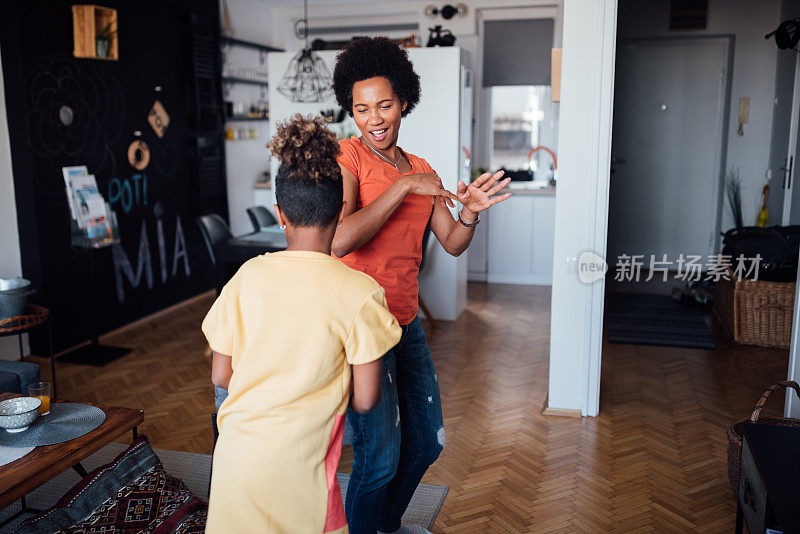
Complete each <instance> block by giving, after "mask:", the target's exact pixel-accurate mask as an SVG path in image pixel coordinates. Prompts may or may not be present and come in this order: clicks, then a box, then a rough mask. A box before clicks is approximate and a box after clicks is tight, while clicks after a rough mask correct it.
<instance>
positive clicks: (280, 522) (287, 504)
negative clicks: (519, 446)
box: [202, 115, 401, 533]
mask: <svg viewBox="0 0 800 534" xmlns="http://www.w3.org/2000/svg"><path fill="white" fill-rule="evenodd" d="M267 147H268V148H269V149H270V150H271V151H272V153H273V155H275V156H276V157H278V158H279V159H280V160H281V162H282V163H281V166H280V169H279V170H278V173H277V176H276V178H275V186H276V198H277V205H276V211H277V215H278V220H279V221H280V224H281V226H282V227H284V230H285V232H286V240H287V242H288V247H287V249H286V250H285V251H283V252H275V253H271V254H264V255H262V256H258V257H256V258H253V259H251V260H249V261H248V262H247V263H245V264H244V265H243V266H242V268H241V269H239V271H238V272H237V273H236V275H234V276H233V278H231V280H230V281H229V282H228V284H227V285H226V286H225V287H224V288H223V290H222V292H221V293H220V295H219V297H218V298H217V300H216V301H215V302H214V304H213V306H212V307H211V310H210V311H209V312H208V315H207V316H206V318H205V320H204V321H203V327H202V328H203V333H204V334H205V336H206V338H207V339H208V343H209V345H210V346H211V348H212V350H213V351H214V355H213V364H212V381H213V382H214V385H215V386H218V387H222V388H225V389H227V390H228V397H227V399H226V400H225V401H224V402H223V404H222V406H221V407H220V409H219V412H218V415H217V421H218V424H219V430H220V434H219V440H218V441H217V445H216V448H215V450H214V460H213V476H212V480H211V495H210V501H209V511H208V524H207V527H206V529H207V531H208V532H211V533H214V532H224V533H227V532H236V533H248V532H259V533H261V532H276V533H295V532H320V533H322V532H347V522H346V519H345V514H344V509H343V507H342V498H341V493H340V490H339V485H338V482H337V480H336V467H337V465H338V462H339V457H340V454H341V447H342V431H343V429H344V418H345V412H346V409H347V406H348V402H349V405H350V409H351V410H355V411H356V412H367V411H369V410H371V409H372V408H373V407H375V406H376V405H377V404H378V402H379V400H380V391H381V386H380V373H381V356H382V355H383V354H384V353H385V352H386V351H388V350H389V349H390V348H391V347H393V346H394V345H396V344H397V342H398V341H399V340H400V335H401V330H400V327H399V325H398V323H397V320H396V319H395V318H394V316H393V315H392V314H391V313H390V312H389V310H388V309H387V305H386V298H385V296H384V290H383V289H382V288H381V287H380V286H379V285H378V284H377V282H375V281H374V280H373V279H372V278H370V277H369V276H367V275H366V274H363V273H361V272H358V271H356V270H353V269H350V268H349V267H347V266H345V265H344V264H343V263H342V262H340V261H338V260H337V259H335V258H333V257H332V256H331V241H332V240H333V236H334V234H335V232H336V226H337V223H338V222H339V221H340V220H341V217H342V210H343V200H342V176H341V172H340V168H339V165H338V164H337V163H336V156H337V155H338V154H339V146H338V142H337V140H336V136H335V135H334V134H333V133H332V132H331V131H330V130H328V129H327V128H326V127H325V126H324V122H323V121H322V119H321V118H316V119H311V118H303V117H301V116H299V115H296V116H295V117H293V118H292V119H290V120H289V121H287V122H286V123H285V124H282V125H280V126H279V127H278V130H277V134H276V135H275V136H274V137H273V138H272V141H271V142H270V143H269V144H268V145H267ZM351 370H352V371H351Z"/></svg>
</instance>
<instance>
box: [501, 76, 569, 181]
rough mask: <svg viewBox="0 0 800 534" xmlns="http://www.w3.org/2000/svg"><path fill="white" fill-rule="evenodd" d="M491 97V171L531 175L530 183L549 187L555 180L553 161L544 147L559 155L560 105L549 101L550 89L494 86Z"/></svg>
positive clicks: (533, 86) (544, 86)
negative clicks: (550, 181)
mask: <svg viewBox="0 0 800 534" xmlns="http://www.w3.org/2000/svg"><path fill="white" fill-rule="evenodd" d="M490 94H491V130H492V131H491V137H490V139H491V144H492V150H491V157H490V166H489V168H490V169H501V168H502V169H506V170H507V171H523V172H528V171H530V176H531V179H532V180H533V181H534V182H538V183H547V182H548V181H549V180H550V179H551V178H552V177H553V167H554V161H553V158H552V157H551V156H550V154H549V153H548V152H547V151H545V150H539V151H537V152H536V153H535V154H534V155H533V157H532V158H531V160H530V161H528V153H529V152H530V151H531V149H532V148H534V147H537V146H545V147H547V148H549V149H550V150H552V151H553V152H554V153H555V152H556V142H557V138H558V137H557V136H558V104H556V103H554V102H551V101H550V86H549V85H507V86H494V87H492V88H491V89H490Z"/></svg>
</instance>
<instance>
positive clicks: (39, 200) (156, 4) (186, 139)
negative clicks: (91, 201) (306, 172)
mask: <svg viewBox="0 0 800 534" xmlns="http://www.w3.org/2000/svg"><path fill="white" fill-rule="evenodd" d="M74 3H75V2H74V1H72V2H67V1H60V0H16V1H10V2H4V10H3V17H2V20H0V50H1V51H2V62H3V74H4V80H5V91H6V103H7V108H8V120H9V129H10V133H11V152H12V165H13V171H14V184H15V191H16V204H17V212H18V220H19V221H18V222H19V232H20V243H21V252H22V267H23V274H24V276H25V277H26V278H29V279H30V280H31V281H32V282H33V283H34V286H35V287H36V288H37V289H38V291H39V293H38V295H37V296H36V297H34V299H33V300H34V302H38V303H40V304H42V305H44V306H47V307H48V308H50V309H51V311H52V312H53V316H54V323H53V327H54V342H55V345H56V349H57V350H59V349H63V348H66V347H70V346H73V345H75V344H77V343H80V342H82V341H85V340H86V339H87V338H88V333H89V325H88V323H89V321H91V320H95V321H96V327H97V330H98V331H99V332H106V331H109V330H112V329H114V328H117V327H119V326H121V325H123V324H126V323H129V322H131V321H133V320H135V319H138V318H140V317H143V316H145V315H148V314H151V313H153V312H155V311H157V310H160V309H163V308H165V307H167V306H169V305H172V304H174V303H177V302H179V301H181V300H183V299H186V298H188V297H191V296H193V295H196V294H198V293H200V292H202V291H204V290H206V289H208V288H211V287H212V286H213V280H212V276H211V264H210V258H209V257H208V252H207V251H206V249H205V247H204V245H203V243H202V237H201V235H200V233H199V230H198V228H197V225H196V223H195V217H196V216H197V215H199V214H201V212H202V213H208V212H217V213H220V214H222V215H223V216H227V210H226V206H225V189H224V176H221V175H219V176H218V177H217V180H216V181H217V183H216V184H212V186H213V187H210V189H211V190H213V191H212V193H213V194H212V195H211V196H209V195H208V194H205V195H204V192H203V189H204V188H205V189H207V190H208V189H209V183H210V182H209V180H208V178H205V185H203V184H202V183H201V180H199V178H198V172H199V170H198V169H199V167H200V165H199V164H198V158H199V157H200V156H198V150H197V146H198V135H199V134H198V128H204V129H205V130H206V132H205V133H206V134H208V131H209V130H211V131H212V134H211V138H212V139H211V141H212V146H213V144H214V143H217V142H218V144H219V146H220V151H221V145H222V143H223V141H222V137H221V131H222V127H221V120H222V119H221V111H222V110H221V109H219V110H217V109H212V110H211V111H210V113H209V110H208V109H203V110H202V113H199V112H198V106H197V105H196V102H197V101H198V95H197V94H196V91H197V90H198V86H199V85H201V84H198V83H197V76H198V75H197V72H196V70H197V69H196V65H197V53H198V46H197V37H198V35H200V37H202V38H203V39H205V41H204V42H205V44H206V46H205V52H204V53H206V54H207V55H210V58H209V57H206V58H203V60H204V61H205V65H206V66H207V65H208V60H209V59H210V60H212V61H213V62H214V68H213V69H212V70H214V72H215V73H216V74H215V75H214V76H215V79H214V80H212V82H213V84H209V83H205V84H204V86H205V87H208V86H209V85H213V92H214V93H215V95H214V96H215V97H216V96H218V93H219V84H220V80H219V75H218V73H219V72H220V69H219V54H218V27H219V23H218V7H217V2H216V0H170V1H169V2H164V1H163V0H137V1H136V2H132V1H130V0H125V1H123V0H109V1H104V2H103V4H102V5H103V6H106V7H110V8H114V9H117V12H118V24H119V32H118V39H119V60H118V61H103V60H94V59H78V58H74V57H73V56H72V50H73V36H72V11H71V6H72V5H73V4H74ZM209 43H212V45H213V46H208V44H209ZM200 48H202V47H200ZM206 82H208V80H206ZM219 100H220V99H219V98H213V99H212V101H214V102H218V101H219ZM156 101H160V102H161V103H162V104H163V107H164V109H165V110H166V113H167V114H168V115H169V125H168V127H167V129H166V132H165V133H164V135H163V137H159V136H158V135H156V132H155V130H154V129H153V128H152V127H151V126H150V124H149V123H148V121H147V117H148V113H149V112H150V111H151V108H152V107H153V105H154V103H155V102H156ZM206 101H207V99H206ZM65 107H66V108H68V109H69V110H71V111H72V115H71V116H69V117H67V120H64V119H65V118H64V115H63V112H62V110H63V109H64V108H65ZM201 107H207V106H201ZM209 116H210V117H211V120H210V121H209ZM200 122H203V123H204V124H203V125H200V124H199V123H200ZM209 124H211V127H210V128H209ZM215 129H217V130H218V131H216V132H214V131H213V130H215ZM137 139H140V140H142V141H144V142H145V143H146V144H147V145H148V147H149V150H150V162H149V164H148V166H147V167H146V168H144V169H142V170H137V169H135V168H134V167H133V166H132V165H131V163H130V162H129V159H128V149H129V146H130V145H131V143H133V142H134V141H136V140H137ZM205 145H208V140H207V139H206V141H205ZM206 150H207V149H206ZM220 157H221V156H220ZM72 165H86V166H87V167H88V169H89V172H90V173H92V174H94V175H95V176H96V177H97V182H98V186H99V188H100V191H101V193H102V194H103V196H104V197H105V198H106V200H107V201H108V202H109V203H110V204H111V207H112V209H113V210H114V211H115V212H116V214H117V216H118V219H119V228H120V236H121V239H122V243H121V245H120V246H118V247H115V248H113V249H104V250H100V251H96V252H93V253H92V254H94V266H95V288H96V291H97V305H96V308H95V313H93V312H92V310H91V309H90V307H91V305H90V299H89V256H88V253H87V252H86V251H80V250H77V249H74V248H73V247H72V246H71V244H70V219H71V217H70V212H69V208H68V205H67V200H66V196H65V192H64V180H63V176H62V173H61V168H62V167H65V166H72ZM222 168H224V165H223V166H222ZM220 172H222V171H220ZM198 328H199V325H198ZM42 342H43V339H40V338H36V337H34V338H33V339H32V343H33V350H34V351H35V352H39V351H41V349H42V347H43V343H42Z"/></svg>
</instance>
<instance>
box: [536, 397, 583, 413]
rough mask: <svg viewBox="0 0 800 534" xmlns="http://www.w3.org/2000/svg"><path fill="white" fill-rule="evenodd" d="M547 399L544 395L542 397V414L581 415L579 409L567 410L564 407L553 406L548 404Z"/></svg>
mask: <svg viewBox="0 0 800 534" xmlns="http://www.w3.org/2000/svg"><path fill="white" fill-rule="evenodd" d="M548 401H549V399H548V397H545V399H544V409H543V410H542V415H552V416H554V417H578V418H580V417H583V416H582V415H581V411H580V410H568V409H566V408H553V407H551V406H548V405H547V403H548Z"/></svg>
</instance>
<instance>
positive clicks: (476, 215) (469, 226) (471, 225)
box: [458, 210, 481, 228]
mask: <svg viewBox="0 0 800 534" xmlns="http://www.w3.org/2000/svg"><path fill="white" fill-rule="evenodd" d="M458 222H460V223H461V224H463V225H464V226H466V227H467V228H475V227H476V226H478V223H479V222H481V218H480V217H478V214H477V213H476V214H475V220H474V221H472V222H471V223H468V222H467V221H465V220H464V219H463V218H462V217H461V210H458Z"/></svg>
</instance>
